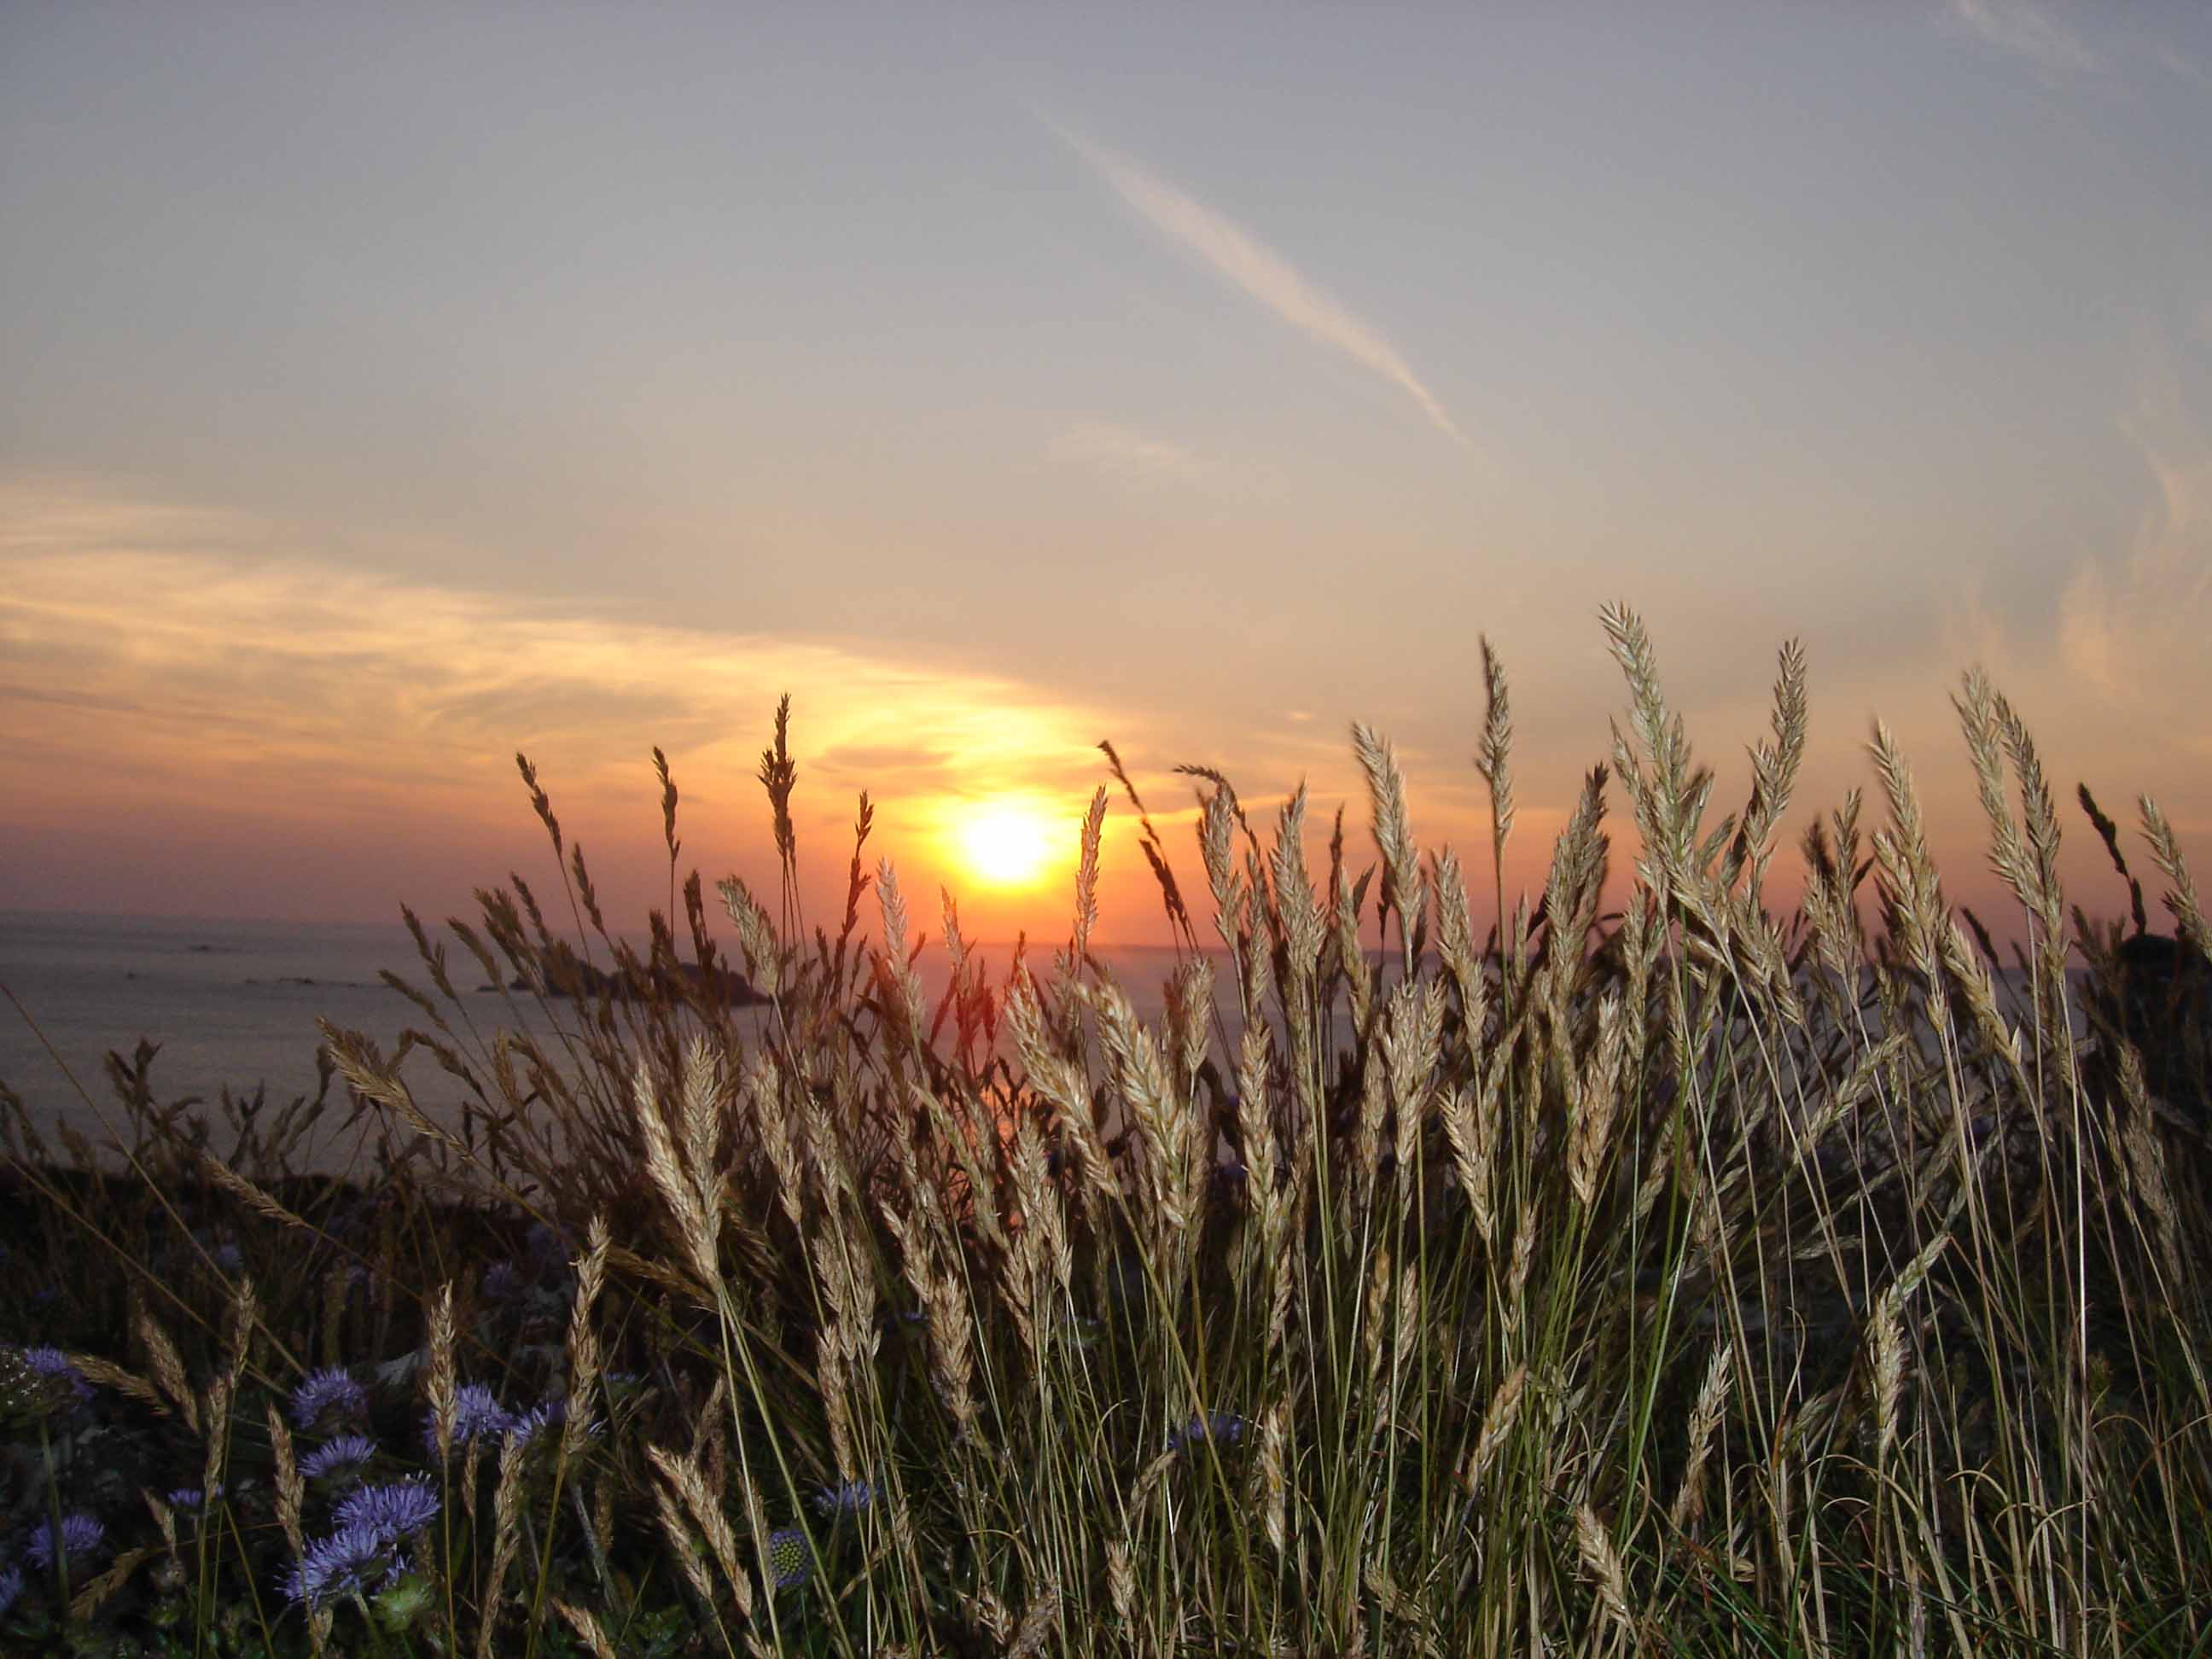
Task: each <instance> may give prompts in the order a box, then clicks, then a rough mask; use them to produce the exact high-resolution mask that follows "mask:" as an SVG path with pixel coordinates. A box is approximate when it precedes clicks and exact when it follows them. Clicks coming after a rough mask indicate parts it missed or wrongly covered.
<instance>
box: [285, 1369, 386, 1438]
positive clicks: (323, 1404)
mask: <svg viewBox="0 0 2212 1659" xmlns="http://www.w3.org/2000/svg"><path fill="white" fill-rule="evenodd" d="M367 1416H368V1389H364V1388H362V1386H361V1384H360V1383H356V1382H355V1381H354V1380H353V1378H352V1377H351V1376H348V1375H347V1374H346V1372H345V1370H344V1369H343V1367H341V1366H337V1365H325V1367H323V1369H322V1370H319V1371H309V1372H308V1373H307V1376H304V1377H302V1378H301V1380H300V1386H299V1387H298V1388H296V1389H293V1390H292V1423H293V1425H294V1426H295V1427H296V1428H299V1429H301V1430H307V1429H312V1428H313V1427H314V1426H315V1425H317V1424H319V1423H320V1422H322V1421H323V1420H324V1419H326V1418H343V1419H346V1420H347V1421H349V1422H358V1421H360V1420H361V1419H362V1418H364V1417H367Z"/></svg>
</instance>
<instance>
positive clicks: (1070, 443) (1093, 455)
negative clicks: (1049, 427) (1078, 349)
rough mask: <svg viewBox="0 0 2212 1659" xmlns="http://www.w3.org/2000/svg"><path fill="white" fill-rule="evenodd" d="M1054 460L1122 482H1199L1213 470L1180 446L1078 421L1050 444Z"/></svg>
mask: <svg viewBox="0 0 2212 1659" xmlns="http://www.w3.org/2000/svg"><path fill="white" fill-rule="evenodd" d="M1052 454H1053V459H1055V460H1061V461H1068V462H1072V463H1073V464H1075V465H1080V466H1088V467H1091V468H1094V469H1096V470H1097V471H1100V472H1103V473H1104V474H1105V475H1106V476H1107V477H1110V478H1114V479H1115V480H1117V481H1118V482H1121V483H1139V484H1149V483H1157V482H1159V481H1162V480H1167V481H1170V482H1173V483H1197V482H1201V481H1203V480H1204V479H1206V477H1208V476H1209V475H1210V474H1212V471H1214V468H1213V467H1212V464H1211V463H1209V462H1206V461H1205V460H1203V459H1200V457H1199V456H1197V455H1196V454H1194V453H1192V452H1191V451H1189V450H1188V449H1186V448H1184V447H1182V445H1181V444H1175V443H1169V442H1167V441H1165V440H1164V439H1160V438H1150V437H1146V435H1144V434H1143V433H1141V432H1137V431H1133V430H1132V429H1131V428H1128V427H1126V426H1116V425H1115V424H1114V423H1113V422H1110V421H1079V422H1076V423H1075V424H1074V425H1073V426H1071V427H1069V428H1067V429H1066V431H1064V432H1062V433H1061V434H1060V435H1059V436H1058V437H1056V438H1054V440H1053V441H1052Z"/></svg>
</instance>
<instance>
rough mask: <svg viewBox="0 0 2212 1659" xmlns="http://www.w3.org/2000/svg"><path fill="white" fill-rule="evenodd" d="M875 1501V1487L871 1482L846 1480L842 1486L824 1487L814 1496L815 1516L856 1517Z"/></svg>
mask: <svg viewBox="0 0 2212 1659" xmlns="http://www.w3.org/2000/svg"><path fill="white" fill-rule="evenodd" d="M875 1501H876V1486H875V1482H873V1481H872V1480H848V1481H845V1482H844V1483H843V1484H842V1485H840V1486H824V1487H823V1489H822V1490H821V1491H820V1492H816V1493H815V1494H814V1512H815V1513H816V1514H817V1515H858V1514H859V1513H860V1511H861V1510H864V1509H866V1508H867V1507H868V1505H869V1504H872V1503H874V1502H875Z"/></svg>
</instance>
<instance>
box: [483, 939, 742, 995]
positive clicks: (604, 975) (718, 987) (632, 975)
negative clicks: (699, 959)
mask: <svg viewBox="0 0 2212 1659" xmlns="http://www.w3.org/2000/svg"><path fill="white" fill-rule="evenodd" d="M544 961H545V994H546V995H548V996H551V997H561V998H570V997H578V996H590V997H605V998H607V999H608V1000H611V1001H615V1002H627V1001H629V1000H632V999H634V998H637V997H644V998H646V999H647V1000H653V999H656V998H660V997H678V998H680V997H682V996H684V995H686V994H690V995H695V996H696V995H702V994H703V995H704V996H705V997H707V998H708V1000H711V1001H714V1002H718V1003H720V1005H721V1006H724V1007H726V1008H750V1007H753V1006H757V1005H758V1004H761V1003H763V1002H766V1001H767V1000H768V999H767V998H766V997H764V996H763V995H762V994H760V993H759V992H758V991H756V990H755V989H753V987H752V986H751V984H750V982H749V981H747V980H746V978H745V976H744V975H743V974H740V973H738V971H737V970H736V969H731V968H722V967H715V968H712V969H707V968H702V967H701V966H699V964H698V963H694V962H678V963H655V964H653V966H652V967H650V968H647V967H644V966H642V965H640V964H636V963H632V964H631V965H629V967H627V968H625V969H623V970H621V971H619V972H613V973H610V972H609V971H608V970H607V969H604V968H595V967H593V966H592V964H591V963H588V962H586V961H585V960H584V959H583V958H582V957H579V956H578V955H577V954H576V953H575V951H574V950H573V949H572V948H571V947H569V946H568V945H565V944H556V945H554V946H553V947H552V948H551V949H550V950H549V951H546V952H545V953H544ZM500 988H501V987H498V986H496V985H489V984H486V985H479V986H478V987H477V994H479V995H482V994H487V993H489V992H493V991H496V990H498V989H500ZM506 988H507V990H510V991H527V990H530V989H532V986H531V983H530V981H529V980H528V979H526V977H524V976H523V975H520V974H518V975H515V976H514V977H513V979H511V980H509V981H507V987H506Z"/></svg>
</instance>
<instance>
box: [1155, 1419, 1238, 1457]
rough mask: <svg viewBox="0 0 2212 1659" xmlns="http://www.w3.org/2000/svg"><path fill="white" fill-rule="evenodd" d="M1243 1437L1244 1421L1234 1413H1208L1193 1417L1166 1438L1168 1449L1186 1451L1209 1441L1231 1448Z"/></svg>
mask: <svg viewBox="0 0 2212 1659" xmlns="http://www.w3.org/2000/svg"><path fill="white" fill-rule="evenodd" d="M1243 1437H1244V1419H1243V1418H1241V1417H1239V1416H1237V1413H1234V1412H1208V1413H1206V1415H1205V1416H1203V1417H1194V1418H1192V1419H1190V1421H1189V1422H1188V1423H1186V1424H1184V1425H1182V1427H1181V1428H1179V1429H1177V1430H1176V1431H1175V1432H1174V1433H1172V1434H1170V1436H1168V1449H1169V1450H1170V1451H1188V1450H1190V1449H1191V1448H1193V1447H1194V1446H1198V1445H1201V1444H1203V1443H1205V1442H1206V1441H1208V1440H1211V1441H1212V1442H1213V1443H1215V1444H1217V1445H1222V1446H1233V1445H1235V1444H1236V1443H1237V1442H1238V1441H1240V1440H1242V1439H1243Z"/></svg>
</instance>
